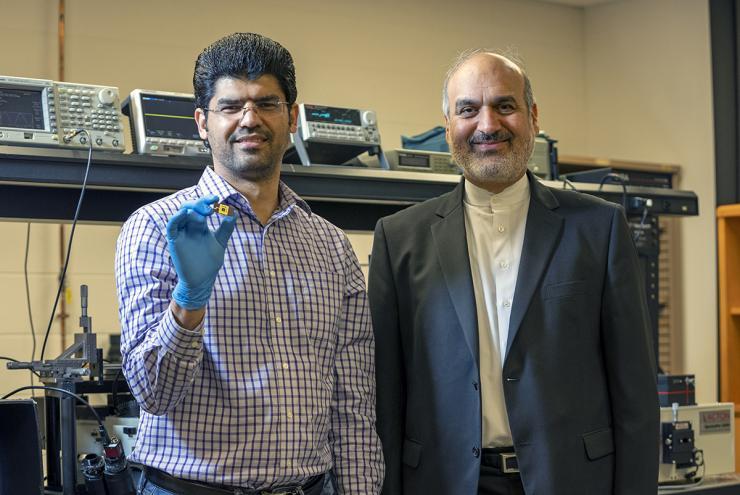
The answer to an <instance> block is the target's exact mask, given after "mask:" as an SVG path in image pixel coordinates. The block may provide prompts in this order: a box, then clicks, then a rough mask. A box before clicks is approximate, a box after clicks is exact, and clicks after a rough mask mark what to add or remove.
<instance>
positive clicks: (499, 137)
mask: <svg viewBox="0 0 740 495" xmlns="http://www.w3.org/2000/svg"><path fill="white" fill-rule="evenodd" d="M513 137H514V135H513V134H512V133H510V132H509V131H507V130H505V129H501V130H500V131H496V132H493V133H487V132H480V131H479V132H476V133H475V134H473V136H472V137H471V138H470V139H469V140H468V143H469V144H471V145H472V144H490V143H498V142H501V141H507V140H509V139H511V138H513Z"/></svg>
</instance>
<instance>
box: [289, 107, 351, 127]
mask: <svg viewBox="0 0 740 495" xmlns="http://www.w3.org/2000/svg"><path fill="white" fill-rule="evenodd" d="M303 107H304V109H305V113H306V120H307V121H309V122H326V123H329V124H342V125H360V112H359V110H354V109H351V108H336V107H324V106H319V105H303Z"/></svg>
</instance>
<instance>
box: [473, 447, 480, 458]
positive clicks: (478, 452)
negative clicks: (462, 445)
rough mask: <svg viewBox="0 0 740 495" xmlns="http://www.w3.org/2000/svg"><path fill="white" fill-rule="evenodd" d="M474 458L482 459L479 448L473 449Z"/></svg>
mask: <svg viewBox="0 0 740 495" xmlns="http://www.w3.org/2000/svg"><path fill="white" fill-rule="evenodd" d="M473 457H480V449H479V448H478V447H473Z"/></svg>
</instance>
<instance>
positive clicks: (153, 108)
mask: <svg viewBox="0 0 740 495" xmlns="http://www.w3.org/2000/svg"><path fill="white" fill-rule="evenodd" d="M123 113H124V115H128V117H129V122H130V124H131V137H132V139H133V144H134V146H133V148H134V151H135V152H136V153H139V154H142V155H181V156H209V154H210V152H209V151H208V149H207V148H206V147H205V145H204V144H203V141H202V140H201V138H200V136H199V135H198V126H197V125H196V123H195V117H194V114H195V97H194V96H193V95H191V94H187V93H172V92H167V91H150V90H146V89H135V90H133V91H132V92H131V94H130V95H129V96H128V98H126V100H124V102H123Z"/></svg>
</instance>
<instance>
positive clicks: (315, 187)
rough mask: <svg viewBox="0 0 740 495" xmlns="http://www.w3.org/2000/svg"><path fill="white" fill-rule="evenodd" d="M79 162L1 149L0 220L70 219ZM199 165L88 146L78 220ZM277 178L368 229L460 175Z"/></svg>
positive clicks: (339, 220)
mask: <svg viewBox="0 0 740 495" xmlns="http://www.w3.org/2000/svg"><path fill="white" fill-rule="evenodd" d="M86 162H87V152H86V151H77V150H58V149H52V148H31V147H13V146H2V147H0V197H2V198H3V201H2V202H0V218H2V219H6V220H10V219H13V220H28V219H34V220H36V221H53V222H64V221H69V220H71V219H72V217H73V216H74V208H75V206H76V204H77V198H78V196H79V186H80V184H81V183H82V179H83V176H84V171H85V164H86ZM206 165H208V164H207V163H205V162H204V161H203V160H202V159H190V158H180V157H151V156H142V155H128V154H120V153H110V152H94V153H93V157H92V165H91V167H90V174H89V177H88V189H87V190H86V192H85V201H84V202H83V205H82V208H81V211H80V220H81V221H83V222H103V223H121V222H123V221H124V220H125V219H126V218H127V217H128V216H129V215H130V214H131V213H132V212H133V211H134V210H135V209H136V208H138V207H139V206H141V205H143V204H146V203H148V202H150V201H154V200H156V199H158V198H161V197H163V196H165V195H167V194H170V193H172V192H174V191H176V190H178V189H182V188H185V187H189V186H191V185H193V184H195V183H196V182H197V181H198V179H199V177H200V175H201V173H202V170H203V168H204V167H205V166H206ZM282 179H283V180H284V181H285V183H286V184H288V186H289V187H291V188H292V189H293V190H295V191H296V192H297V193H298V194H299V195H300V196H302V197H303V198H304V199H306V201H308V203H309V204H310V205H311V208H312V209H313V210H314V211H315V212H316V213H318V214H319V215H322V216H324V217H326V218H327V219H329V220H330V221H331V222H333V223H335V224H336V225H338V226H340V227H342V228H344V229H348V230H370V229H372V228H373V227H374V225H375V222H376V221H377V219H378V218H380V217H382V216H385V215H389V214H391V213H394V212H396V211H398V210H401V209H403V208H405V207H406V206H408V205H411V204H414V203H417V202H420V201H424V200H426V199H429V198H432V197H435V196H439V195H440V194H443V193H445V192H448V191H450V190H451V189H453V188H454V187H455V185H456V184H457V183H458V182H459V180H460V178H459V177H458V176H455V175H444V174H432V173H420V172H402V171H395V170H381V169H374V168H363V167H344V166H329V165H317V166H311V167H303V166H300V165H283V167H282ZM548 184H549V185H551V186H554V187H562V184H561V183H559V182H550V183H548ZM577 187H578V188H579V190H582V191H584V192H589V193H591V194H595V195H598V196H602V197H604V198H606V199H609V200H611V201H615V202H620V201H621V198H622V189H621V187H618V186H614V185H607V186H604V188H603V190H602V191H600V192H599V191H597V189H598V187H597V186H595V185H593V184H578V185H577ZM627 191H628V193H629V194H630V195H631V194H636V195H639V196H642V197H649V198H651V199H653V201H654V204H655V206H654V207H653V209H652V210H651V213H653V214H678V215H696V214H698V202H697V199H696V195H695V194H693V193H691V192H685V191H674V190H669V189H659V188H644V187H629V186H628V188H627Z"/></svg>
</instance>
